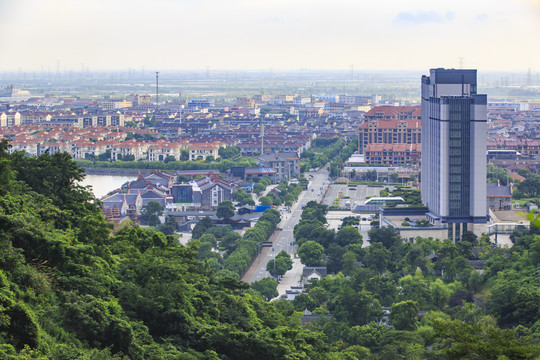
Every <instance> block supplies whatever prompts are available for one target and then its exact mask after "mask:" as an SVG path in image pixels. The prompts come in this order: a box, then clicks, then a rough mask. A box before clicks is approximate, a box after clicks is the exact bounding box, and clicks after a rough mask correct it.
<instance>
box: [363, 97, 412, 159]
mask: <svg viewBox="0 0 540 360" xmlns="http://www.w3.org/2000/svg"><path fill="white" fill-rule="evenodd" d="M383 107H385V108H388V107H386V106H383ZM387 113H391V114H395V115H396V116H398V117H399V116H400V115H398V114H399V113H398V112H390V111H388V112H387ZM366 115H367V114H366ZM372 116H377V115H375V114H372ZM358 131H359V134H358V140H359V142H360V144H359V147H360V151H361V152H363V151H364V150H365V148H366V146H368V145H369V144H420V143H421V142H422V121H421V120H420V119H370V120H366V122H364V123H363V124H362V125H360V127H359V128H358Z"/></svg>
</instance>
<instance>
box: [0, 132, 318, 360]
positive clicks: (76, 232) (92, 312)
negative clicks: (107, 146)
mask: <svg viewBox="0 0 540 360" xmlns="http://www.w3.org/2000/svg"><path fill="white" fill-rule="evenodd" d="M6 150H7V143H6V142H2V143H1V148H0V179H1V181H2V186H1V187H0V241H1V243H2V244H1V247H0V358H2V359H77V358H86V359H112V358H116V359H123V358H126V359H127V358H131V359H218V358H220V359H253V358H260V359H306V358H314V359H317V358H319V359H324V358H325V356H324V354H325V353H326V352H327V351H328V345H326V342H325V341H324V337H322V336H321V334H318V333H316V332H313V331H309V330H305V329H303V328H302V327H300V325H299V320H298V319H299V317H298V316H294V315H293V314H294V312H292V313H291V311H290V309H289V308H287V307H279V306H273V305H271V304H268V303H266V302H264V300H263V299H262V298H261V297H260V296H259V295H258V294H257V293H254V292H252V290H249V289H248V288H247V284H245V283H241V282H239V281H238V280H236V279H235V278H232V277H228V276H217V275H215V273H214V271H213V270H212V269H211V268H210V267H209V266H208V265H207V264H206V263H205V262H201V261H200V260H197V254H198V249H197V246H196V244H192V245H190V246H187V247H184V246H181V245H179V244H177V243H176V241H174V238H173V237H171V236H165V235H163V234H161V233H157V232H153V231H151V230H146V229H143V228H140V227H132V226H129V225H128V226H125V227H122V228H120V229H118V230H117V231H116V232H115V233H114V234H112V235H111V227H110V226H109V224H108V223H107V222H106V221H105V219H104V217H103V216H102V215H101V212H100V210H99V209H98V207H97V206H96V205H95V204H93V203H92V202H91V201H90V200H91V199H92V196H91V194H90V193H88V192H86V191H85V189H83V188H81V187H79V186H78V185H76V183H75V180H78V179H80V178H81V177H82V175H83V172H82V170H81V169H79V168H78V167H76V166H75V164H74V163H73V161H72V160H71V159H70V158H69V156H66V155H63V154H54V155H48V154H45V155H42V156H39V157H37V158H31V157H24V156H23V155H22V154H20V153H15V154H13V155H12V154H8V153H7V152H6ZM204 235H205V234H203V236H204ZM246 241H247V240H246ZM278 339H279V340H278Z"/></svg>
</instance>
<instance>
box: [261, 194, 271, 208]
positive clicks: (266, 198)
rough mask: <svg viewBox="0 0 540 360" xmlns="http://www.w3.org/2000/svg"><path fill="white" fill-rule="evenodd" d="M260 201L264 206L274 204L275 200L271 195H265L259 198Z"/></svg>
mask: <svg viewBox="0 0 540 360" xmlns="http://www.w3.org/2000/svg"><path fill="white" fill-rule="evenodd" d="M259 203H260V204H261V205H262V206H272V205H273V204H274V200H273V199H272V197H270V196H263V197H261V198H259Z"/></svg>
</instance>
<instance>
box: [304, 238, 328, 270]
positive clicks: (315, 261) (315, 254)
mask: <svg viewBox="0 0 540 360" xmlns="http://www.w3.org/2000/svg"><path fill="white" fill-rule="evenodd" d="M323 253H324V248H323V247H322V246H321V245H319V244H317V243H316V242H315V241H311V240H310V241H307V242H305V243H304V244H302V246H300V247H299V248H298V256H299V257H300V261H302V263H303V264H304V265H306V266H319V265H320V264H321V259H322V255H323Z"/></svg>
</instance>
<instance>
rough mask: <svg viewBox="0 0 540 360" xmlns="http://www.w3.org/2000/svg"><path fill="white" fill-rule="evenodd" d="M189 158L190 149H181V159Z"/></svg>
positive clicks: (186, 159)
mask: <svg viewBox="0 0 540 360" xmlns="http://www.w3.org/2000/svg"><path fill="white" fill-rule="evenodd" d="M188 160H189V149H182V150H180V161H188Z"/></svg>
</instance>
